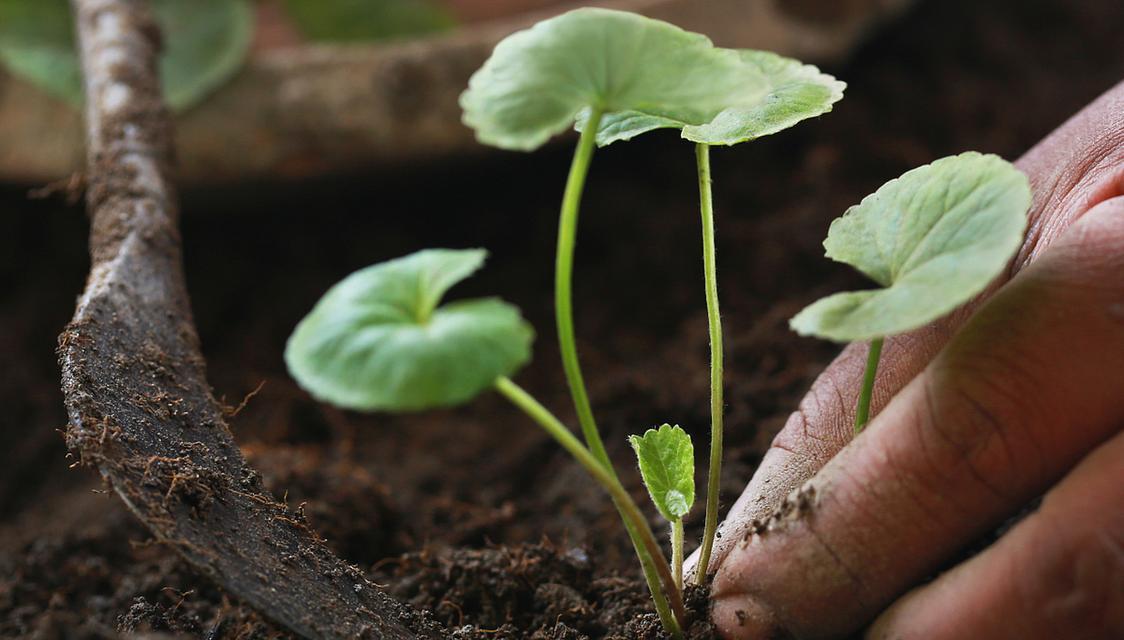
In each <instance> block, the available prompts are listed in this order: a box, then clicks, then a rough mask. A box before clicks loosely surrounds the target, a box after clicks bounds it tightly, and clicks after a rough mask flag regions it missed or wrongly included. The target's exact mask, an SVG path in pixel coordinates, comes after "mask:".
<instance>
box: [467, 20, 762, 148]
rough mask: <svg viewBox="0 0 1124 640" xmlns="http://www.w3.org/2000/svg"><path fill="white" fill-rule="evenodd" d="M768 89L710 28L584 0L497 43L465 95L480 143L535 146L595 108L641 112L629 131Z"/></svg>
mask: <svg viewBox="0 0 1124 640" xmlns="http://www.w3.org/2000/svg"><path fill="white" fill-rule="evenodd" d="M767 89H768V82H767V80H766V78H765V77H764V74H763V73H762V71H761V69H759V68H758V67H755V66H754V65H750V64H746V63H744V62H743V61H742V59H741V58H740V56H739V54H738V53H737V52H735V51H732V50H727V49H719V48H717V47H715V46H714V45H713V44H712V43H711V41H710V40H709V39H708V38H706V37H705V36H702V35H699V34H695V33H690V32H687V31H684V30H682V29H680V28H678V27H675V26H673V25H670V24H668V23H666V22H661V21H658V20H652V19H650V18H645V17H643V16H639V15H636V14H632V13H626V12H621V11H611V10H607V9H589V8H586V9H577V10H574V11H571V12H569V13H565V14H562V15H560V16H557V17H555V18H551V19H549V20H544V21H543V22H540V23H538V24H536V25H535V26H533V27H531V28H530V29H527V30H525V31H520V32H518V33H515V34H513V35H511V36H508V37H507V38H506V39H504V40H503V41H502V42H500V44H499V45H497V46H496V49H495V51H494V52H493V53H492V56H491V57H490V58H489V59H488V61H487V62H485V63H484V66H483V67H481V68H480V70H479V71H477V72H476V74H474V75H473V76H472V79H471V80H470V82H469V87H468V90H467V91H465V92H464V93H463V94H462V95H461V99H460V103H461V107H462V108H463V109H464V122H465V124H467V125H468V126H470V127H472V128H473V129H475V130H476V136H477V138H478V139H479V140H480V141H481V142H484V143H486V144H490V145H494V146H497V147H502V148H507V149H522V150H529V149H534V148H536V147H538V146H540V145H541V144H543V143H544V142H545V141H546V140H547V139H549V138H550V137H551V136H553V135H555V134H557V133H560V132H561V131H563V130H565V129H567V128H568V127H570V126H571V125H572V124H573V123H574V120H575V118H577V117H578V116H579V115H580V114H582V113H583V112H585V111H587V110H588V109H597V110H599V111H601V112H603V113H608V114H612V113H618V112H628V113H630V114H636V115H630V116H629V117H630V118H633V119H635V120H636V122H633V123H632V124H630V125H629V130H630V131H631V130H634V129H640V128H644V127H648V128H651V127H652V126H653V123H654V122H665V121H675V122H684V123H691V124H702V123H706V122H709V121H710V120H711V118H713V117H714V116H715V115H717V114H718V113H720V112H722V111H723V110H724V109H727V108H730V107H732V106H739V105H751V104H756V103H758V102H759V101H760V100H761V99H762V97H763V96H765V95H766V93H767ZM615 126H622V125H615ZM622 131H623V129H622Z"/></svg>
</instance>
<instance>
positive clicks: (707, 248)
mask: <svg viewBox="0 0 1124 640" xmlns="http://www.w3.org/2000/svg"><path fill="white" fill-rule="evenodd" d="M695 158H696V160H697V164H698V173H699V210H700V211H701V213H702V241H703V242H702V247H703V278H704V280H705V282H706V318H707V323H708V324H709V326H710V468H709V470H708V478H707V484H706V524H705V526H704V528H703V538H702V548H701V550H700V551H699V564H698V568H697V569H696V571H695V582H696V583H698V584H704V583H705V582H706V574H707V569H708V568H709V566H710V553H711V550H712V549H713V548H714V535H715V532H716V531H717V529H718V492H719V487H720V485H721V479H722V410H723V401H722V318H721V315H720V313H719V310H718V272H717V267H716V266H715V256H714V254H715V250H714V202H713V199H712V196H711V189H710V146H709V145H705V144H699V145H697V146H696V147H695Z"/></svg>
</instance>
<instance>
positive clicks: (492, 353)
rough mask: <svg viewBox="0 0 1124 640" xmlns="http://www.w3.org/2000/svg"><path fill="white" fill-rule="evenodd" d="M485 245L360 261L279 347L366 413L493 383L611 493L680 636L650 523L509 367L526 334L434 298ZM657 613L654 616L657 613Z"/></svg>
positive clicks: (300, 377) (313, 383)
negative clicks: (365, 263) (365, 264)
mask: <svg viewBox="0 0 1124 640" xmlns="http://www.w3.org/2000/svg"><path fill="white" fill-rule="evenodd" d="M485 255H486V253H485V252H484V251H483V250H481V249H468V250H451V249H429V250H425V251H419V252H417V253H413V254H411V255H408V256H406V257H403V258H398V259H396V260H391V261H388V262H384V263H381V264H377V265H374V266H371V267H367V268H366V269H362V270H359V271H357V272H355V273H353V274H351V275H350V276H348V277H346V278H344V279H343V280H342V281H341V282H339V283H338V284H336V285H335V286H334V287H332V288H331V289H330V290H329V291H328V292H327V293H326V294H324V297H323V298H321V299H320V301H319V302H317V303H316V306H315V307H314V308H313V310H312V311H311V312H310V313H309V314H308V315H307V316H306V317H305V318H304V319H303V320H301V322H300V323H299V324H298V325H297V328H296V330H294V331H293V335H292V336H291V337H290V338H289V342H288V344H287V345H286V348H285V362H286V364H287V365H288V367H289V371H290V373H292V375H293V377H294V378H296V380H297V382H298V383H300V385H301V386H302V387H304V388H305V389H306V390H308V391H309V392H310V393H311V394H312V395H313V396H315V397H317V398H320V399H322V400H325V401H328V402H331V403H332V404H335V405H338V406H341V407H344V408H348V409H357V410H363V411H415V410H421V409H426V408H431V407H447V406H453V405H457V404H461V403H463V402H467V401H468V400H471V399H472V398H473V397H475V396H476V395H478V394H479V393H481V392H483V391H485V390H487V389H489V388H492V389H495V390H496V391H498V392H499V393H500V394H502V395H503V396H504V397H506V398H507V399H508V400H510V401H511V402H512V403H513V404H514V405H515V406H517V407H518V408H519V409H521V410H522V411H523V412H524V413H526V414H527V415H528V416H530V417H531V419H532V420H534V421H535V422H537V423H538V424H539V425H540V426H541V427H542V428H543V429H544V430H546V432H547V433H548V434H549V435H550V436H551V437H552V438H554V439H555V440H556V441H557V442H558V443H559V444H560V445H562V447H563V448H564V449H565V450H566V451H567V452H569V453H570V454H571V455H573V456H574V458H575V459H576V460H577V461H578V463H579V464H581V465H582V467H584V468H585V470H586V471H588V472H589V474H590V475H591V476H593V478H594V480H596V481H597V482H598V483H599V484H600V485H601V486H602V487H603V488H604V489H605V490H606V491H607V492H608V493H609V495H610V497H611V498H612V499H613V502H614V503H615V504H616V505H617V508H618V509H619V511H620V513H621V517H622V518H623V519H624V521H625V522H626V523H627V526H628V529H629V531H630V532H632V533H633V534H634V535H635V539H636V540H637V541H638V545H639V546H640V548H641V549H643V551H644V554H645V557H647V558H650V559H651V565H652V567H651V569H652V570H653V571H654V572H655V574H656V576H657V578H656V579H657V580H658V582H657V589H659V591H658V593H659V594H660V596H661V597H663V603H664V606H665V607H666V611H665V614H666V615H667V617H668V619H667V620H666V621H665V624H667V625H670V629H671V632H672V634H673V635H675V636H680V635H681V631H680V629H681V622H680V621H682V620H683V619H684V616H685V612H684V609H683V601H682V596H681V594H680V592H679V590H677V589H676V588H675V580H674V577H673V576H672V575H671V570H670V565H669V563H668V562H667V561H666V560H665V559H664V557H663V551H662V550H661V549H660V546H659V543H658V542H657V541H656V538H655V536H654V535H653V534H652V530H651V528H650V527H649V526H648V521H647V520H646V519H645V518H644V515H643V513H642V512H641V511H640V508H639V507H638V506H637V505H636V503H635V502H634V501H633V500H632V497H631V496H630V495H629V493H628V491H627V490H625V488H624V486H623V485H622V484H621V482H620V480H619V479H618V478H617V476H616V475H615V474H614V473H612V471H611V468H610V467H607V466H605V465H604V464H602V462H601V461H600V460H599V459H598V458H597V457H596V456H595V455H594V454H593V453H592V452H591V451H590V450H589V449H588V448H586V447H585V446H584V445H583V444H582V443H581V442H580V441H579V440H578V439H577V437H575V436H574V435H573V433H571V431H570V430H569V429H567V428H566V426H565V425H564V424H562V422H561V421H560V420H558V418H556V417H555V416H554V415H553V414H552V413H551V412H550V411H549V410H548V409H546V408H545V407H544V406H543V405H542V404H541V403H539V402H538V401H537V400H535V399H534V398H533V397H532V396H531V395H530V394H529V393H527V392H526V391H525V390H523V389H522V388H521V387H519V386H518V385H517V384H516V383H515V382H513V381H512V380H511V378H510V377H509V376H511V375H512V374H514V373H515V372H516V371H518V370H519V369H520V368H521V367H522V366H523V365H524V364H526V363H527V362H528V360H529V359H530V345H531V341H532V339H533V337H534V332H533V331H532V330H531V328H530V326H529V325H528V324H527V323H526V322H525V321H524V320H523V319H522V317H521V315H520V313H519V311H518V309H516V308H515V307H513V306H511V305H509V304H507V303H505V302H503V301H500V300H498V299H495V298H485V299H476V300H462V301H457V302H451V303H448V304H445V305H441V304H440V303H441V298H442V297H443V296H444V294H445V293H446V292H447V291H448V290H449V288H450V287H452V286H453V285H454V284H456V283H457V282H459V281H461V280H463V279H464V278H466V277H468V276H469V275H471V274H472V273H473V272H475V271H476V270H477V269H479V268H480V266H481V265H482V264H483V262H484V259H485ZM661 619H662V617H661Z"/></svg>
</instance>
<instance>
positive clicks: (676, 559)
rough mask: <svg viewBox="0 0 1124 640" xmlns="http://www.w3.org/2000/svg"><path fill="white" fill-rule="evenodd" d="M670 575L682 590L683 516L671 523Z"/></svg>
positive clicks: (681, 590)
mask: <svg viewBox="0 0 1124 640" xmlns="http://www.w3.org/2000/svg"><path fill="white" fill-rule="evenodd" d="M671 577H673V578H675V587H676V588H677V589H679V592H680V593H682V592H683V518H676V519H675V521H674V522H672V523H671Z"/></svg>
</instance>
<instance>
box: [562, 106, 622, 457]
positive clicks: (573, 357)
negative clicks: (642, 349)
mask: <svg viewBox="0 0 1124 640" xmlns="http://www.w3.org/2000/svg"><path fill="white" fill-rule="evenodd" d="M601 115H602V113H601V111H600V110H597V109H594V110H593V112H592V113H590V114H589V120H588V121H587V122H586V124H585V129H583V130H582V134H581V139H580V140H579V141H578V148H577V150H576V151H575V152H574V160H573V162H572V163H571V165H570V176H569V177H568V178H567V179H566V191H565V193H564V195H563V196H562V212H561V215H560V216H559V218H558V250H557V255H556V256H555V266H554V316H555V322H556V323H557V324H558V346H559V349H560V351H561V352H562V368H563V369H564V370H565V371H566V383H567V384H568V385H569V386H570V395H571V396H572V397H573V399H574V409H575V410H576V411H577V414H578V423H579V424H581V428H582V437H583V438H585V443H586V444H587V445H588V446H589V449H590V451H592V452H593V455H594V456H596V457H597V460H599V461H600V462H601V464H603V465H605V467H606V468H607V469H609V472H610V473H611V474H612V475H613V476H614V477H615V476H616V471H614V470H613V464H612V462H610V461H609V455H608V454H607V453H606V452H605V443H604V442H602V441H601V433H600V432H599V431H598V430H597V422H596V421H594V419H593V408H592V407H591V406H590V404H589V394H587V393H586V390H585V380H584V378H583V377H582V370H581V365H580V364H579V363H578V348H577V346H576V344H575V340H574V311H573V276H574V245H575V244H576V242H577V231H578V206H579V205H580V204H581V199H582V190H583V189H584V188H585V177H586V175H587V174H588V173H589V163H590V160H591V159H592V158H593V148H594V146H595V143H596V140H597V128H598V127H599V126H600V124H601Z"/></svg>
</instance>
